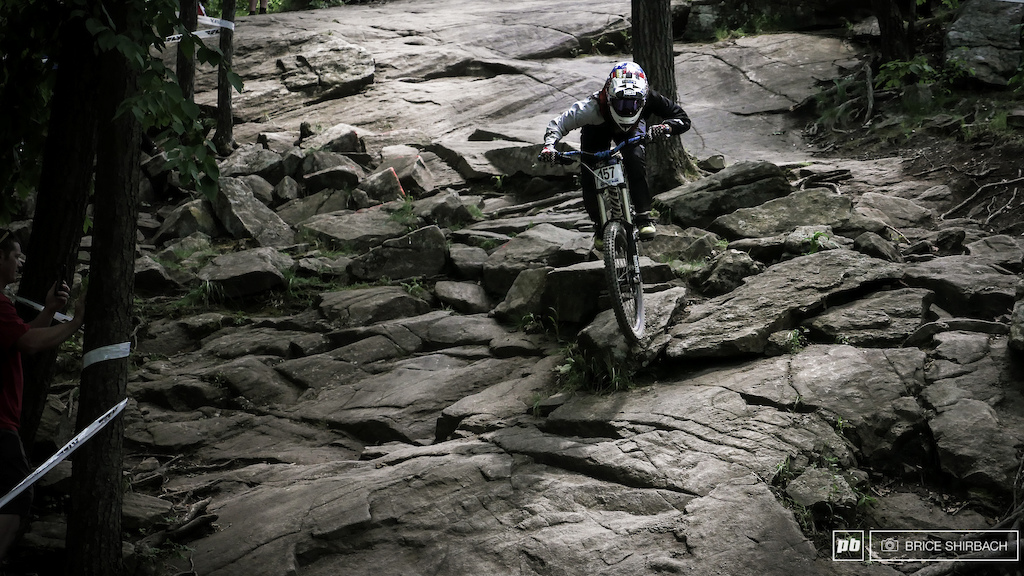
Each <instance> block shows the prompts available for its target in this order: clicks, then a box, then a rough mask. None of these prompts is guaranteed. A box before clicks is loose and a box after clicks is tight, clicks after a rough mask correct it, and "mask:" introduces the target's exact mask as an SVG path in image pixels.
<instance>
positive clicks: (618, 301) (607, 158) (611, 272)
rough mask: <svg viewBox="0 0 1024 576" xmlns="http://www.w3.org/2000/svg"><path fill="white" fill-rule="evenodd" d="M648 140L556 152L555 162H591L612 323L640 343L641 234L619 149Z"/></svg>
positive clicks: (641, 304)
mask: <svg viewBox="0 0 1024 576" xmlns="http://www.w3.org/2000/svg"><path fill="white" fill-rule="evenodd" d="M646 139H647V136H646V135H641V136H635V137H633V138H629V139H627V140H623V141H622V142H621V143H619V144H618V145H616V146H615V147H614V148H612V149H611V150H605V151H602V152H596V153H590V152H581V151H579V150H571V151H568V152H558V153H557V156H556V162H558V163H559V164H572V163H574V162H575V161H576V160H577V159H584V158H585V159H588V160H593V161H594V162H595V163H594V168H593V169H591V168H590V167H589V166H587V165H586V164H584V163H581V165H582V166H583V167H584V168H586V169H587V171H588V172H590V173H591V174H593V175H594V180H595V181H596V182H597V202H598V213H599V215H600V217H599V220H600V221H599V222H595V225H596V226H597V230H598V234H599V236H598V237H599V238H602V239H603V240H604V245H603V247H602V248H601V251H602V252H603V255H604V275H605V280H606V282H607V283H608V296H609V297H610V299H611V302H612V310H614V311H615V320H617V321H618V323H619V327H620V328H621V329H622V332H623V333H624V334H625V335H626V337H627V338H628V339H629V340H631V341H632V342H633V343H639V342H640V340H641V339H642V338H643V337H644V331H645V326H644V283H643V279H641V277H640V231H639V228H638V227H637V226H636V225H635V224H634V220H633V219H634V216H635V215H636V214H635V209H634V208H633V202H632V199H631V198H630V196H629V180H628V178H627V176H626V165H625V163H624V162H623V161H622V149H623V148H625V147H626V146H630V145H633V144H636V143H638V142H641V141H644V140H646Z"/></svg>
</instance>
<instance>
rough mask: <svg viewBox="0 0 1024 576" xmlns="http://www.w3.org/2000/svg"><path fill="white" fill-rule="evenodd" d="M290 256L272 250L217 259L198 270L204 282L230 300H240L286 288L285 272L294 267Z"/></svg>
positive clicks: (265, 249) (233, 253)
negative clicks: (214, 287)
mask: <svg viewBox="0 0 1024 576" xmlns="http://www.w3.org/2000/svg"><path fill="white" fill-rule="evenodd" d="M294 264H295V261H294V260H292V258H291V257H290V256H288V255H287V254H284V253H282V252H279V251H277V250H276V249H274V248H271V247H264V248H255V249H252V250H243V251H241V252H232V253H229V254H223V255H221V256H217V257H216V258H214V259H213V261H212V262H210V263H209V264H208V265H207V266H206V267H204V268H203V269H202V270H200V271H199V273H198V276H199V278H200V279H201V280H205V281H207V282H210V283H211V284H212V285H214V286H216V289H215V290H214V292H215V293H214V294H211V296H214V297H216V296H217V295H218V294H216V292H220V293H221V294H220V295H223V296H224V297H227V298H241V297H245V296H251V295H254V294H259V293H262V292H266V291H269V290H272V289H275V288H282V287H284V286H285V284H286V283H285V277H284V273H285V271H287V270H289V269H291V268H292V266H294Z"/></svg>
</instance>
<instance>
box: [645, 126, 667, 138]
mask: <svg viewBox="0 0 1024 576" xmlns="http://www.w3.org/2000/svg"><path fill="white" fill-rule="evenodd" d="M671 134H672V128H671V127H670V126H669V125H668V124H655V125H654V126H651V127H650V128H648V129H647V138H648V139H650V140H654V139H657V138H667V137H668V136H670V135H671Z"/></svg>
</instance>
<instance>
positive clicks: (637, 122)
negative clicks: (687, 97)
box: [540, 62, 690, 248]
mask: <svg viewBox="0 0 1024 576" xmlns="http://www.w3.org/2000/svg"><path fill="white" fill-rule="evenodd" d="M652 115H653V116H658V117H660V118H661V119H662V122H663V123H662V124H656V125H653V126H650V127H648V126H647V121H648V120H649V119H650V117H651V116H652ZM576 128H580V129H581V130H580V149H581V150H582V151H583V152H590V153H594V152H601V151H604V150H607V149H608V148H609V144H610V142H612V141H614V142H615V143H616V144H618V143H620V142H622V141H623V140H627V139H629V138H632V137H634V136H640V135H643V134H645V133H646V134H648V135H649V136H650V137H652V138H653V137H658V136H661V135H664V134H682V133H683V132H686V131H687V130H689V129H690V118H689V116H687V115H686V112H685V111H683V109H682V108H681V107H680V106H679V105H678V104H676V103H675V102H673V101H672V100H669V99H668V98H666V97H665V96H663V95H661V94H659V93H658V92H656V91H654V90H651V89H650V88H649V87H648V84H647V75H646V74H645V73H644V71H643V69H642V68H641V67H640V66H639V65H638V64H636V63H635V62H620V63H619V64H616V65H615V67H614V68H612V71H611V73H610V74H609V75H608V80H607V81H606V82H605V84H604V87H603V88H602V89H601V90H600V91H599V92H596V93H594V94H592V95H591V96H590V97H588V98H587V99H586V100H581V101H579V102H576V103H575V104H573V105H572V107H570V108H569V109H568V110H566V111H565V112H563V113H562V114H561V115H560V116H558V117H557V118H555V119H553V120H552V121H551V122H550V123H549V124H548V127H547V130H546V131H545V133H544V149H543V150H542V151H541V154H540V159H541V160H542V161H544V162H554V161H555V158H556V155H557V152H556V150H555V144H556V143H557V142H558V141H559V140H561V139H562V138H564V137H565V135H566V134H568V133H569V132H572V131H573V130H575V129H576ZM623 160H624V163H625V166H626V171H627V172H628V178H629V190H630V194H631V196H632V198H633V204H634V207H635V208H636V212H637V215H636V216H637V218H636V219H637V225H638V226H640V238H641V239H644V240H649V239H651V238H653V237H654V235H655V232H656V229H655V226H654V220H652V219H651V190H650V187H649V186H648V183H647V152H646V149H645V148H644V145H643V144H642V143H638V144H636V145H633V146H629V147H626V148H624V149H623ZM592 162H593V161H586V164H587V165H588V166H591V167H593V164H592ZM580 180H581V182H582V184H583V205H584V207H586V209H587V214H588V215H590V219H591V220H593V221H594V222H598V209H597V184H596V182H595V181H594V176H593V174H585V175H583V177H582V178H581V179H580ZM600 237H601V231H600V230H597V231H596V233H595V238H596V239H600ZM598 247H599V248H600V246H598Z"/></svg>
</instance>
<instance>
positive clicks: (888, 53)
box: [871, 0, 916, 64]
mask: <svg viewBox="0 0 1024 576" xmlns="http://www.w3.org/2000/svg"><path fill="white" fill-rule="evenodd" d="M904 1H905V3H908V4H909V7H910V9H909V10H908V11H909V12H910V14H909V16H910V18H911V24H910V26H908V25H907V23H906V22H905V20H906V18H905V17H906V16H907V15H905V14H904V10H903V9H901V8H900V2H897V1H891V0H871V10H872V11H873V12H874V13H875V16H877V17H878V29H879V31H880V33H881V53H882V63H883V64H884V63H886V62H891V61H893V60H909V59H910V57H911V56H912V55H913V52H914V47H913V28H912V25H913V20H912V19H913V17H914V16H913V7H914V6H915V4H916V0H904Z"/></svg>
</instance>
